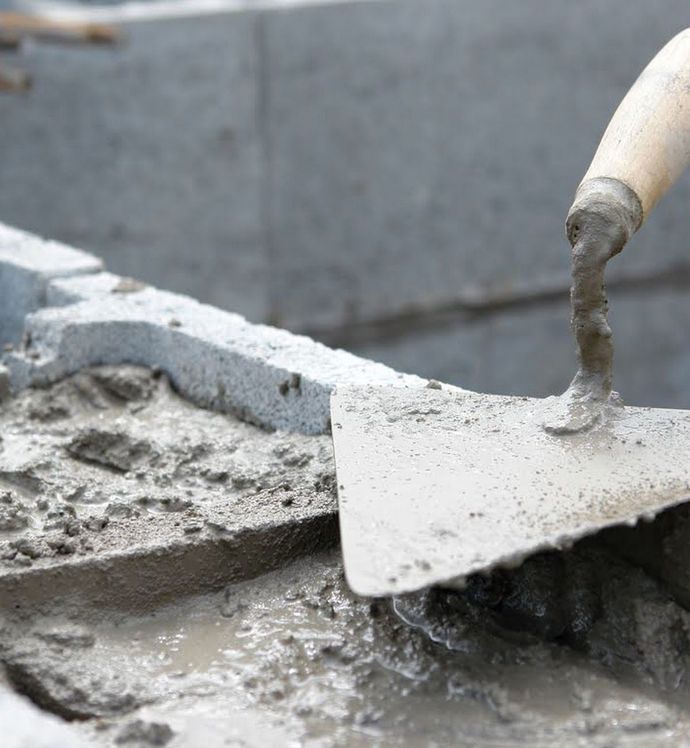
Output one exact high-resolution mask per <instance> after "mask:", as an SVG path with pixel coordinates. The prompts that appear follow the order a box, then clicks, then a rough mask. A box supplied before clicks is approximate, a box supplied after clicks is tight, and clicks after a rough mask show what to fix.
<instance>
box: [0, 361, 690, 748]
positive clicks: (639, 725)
mask: <svg viewBox="0 0 690 748" xmlns="http://www.w3.org/2000/svg"><path fill="white" fill-rule="evenodd" d="M435 386H438V385H435ZM428 392H430V393H431V394H432V395H433V394H435V395H437V396H442V395H446V394H447V393H444V392H443V391H439V390H438V389H436V390H429V391H428ZM456 394H458V393H456ZM408 415H410V414H404V413H399V412H396V413H394V416H395V417H401V418H406V417H408ZM427 415H433V414H427ZM410 417H413V416H410ZM419 417H422V414H420V413H418V414H415V415H414V418H419ZM0 424H1V426H2V436H3V442H2V450H0V470H1V471H2V472H1V473H0V477H1V479H2V481H3V492H4V493H3V496H4V498H3V501H2V513H1V516H2V522H3V529H2V531H1V532H2V534H3V540H2V543H3V545H2V548H3V555H4V556H5V558H4V559H3V563H2V566H0V583H3V584H4V583H5V581H6V580H7V579H15V580H18V583H19V588H18V589H19V591H20V592H23V593H25V594H24V596H23V597H22V596H21V595H20V594H18V593H17V594H16V595H14V593H13V595H14V596H12V597H10V596H8V595H6V594H4V591H3V594H2V595H0V661H1V662H2V664H3V665H4V671H5V679H6V682H7V683H8V684H9V685H10V686H11V687H13V688H15V689H16V690H17V691H19V692H21V693H22V694H24V695H25V696H28V697H29V698H30V699H31V700H32V701H33V702H34V703H35V704H37V705H39V706H40V707H41V708H42V709H43V710H45V711H47V712H49V713H52V714H53V715H57V716H58V717H61V718H62V719H64V720H69V721H70V722H71V724H70V725H69V727H70V728H71V730H72V731H75V730H76V731H77V732H78V734H79V735H80V736H81V737H82V738H83V739H84V740H86V741H87V742H88V743H90V744H92V745H96V746H123V745H124V746H130V745H131V746H136V747H138V748H141V747H142V746H143V747H145V746H155V745H165V746H170V748H198V746H199V745H204V746H207V748H216V747H218V748H220V746H228V745H230V746H251V747H253V746H256V747H257V748H258V747H261V748H263V747H264V746H281V748H282V746H290V745H294V746H298V745H299V746H310V747H311V748H317V747H318V748H322V747H323V748H327V747H330V746H333V747H338V746H382V747H383V746H412V748H416V746H420V748H421V746H428V745H434V744H435V745H439V746H443V745H453V746H478V745H479V746H481V745H487V746H499V745H500V746H518V745H520V746H522V745H530V746H535V747H538V746H585V745H586V746H601V747H602V748H603V746H611V745H623V746H677V745H682V740H683V739H684V738H683V736H684V735H686V734H688V731H689V730H690V721H689V719H688V714H690V711H689V710H690V700H689V699H688V696H689V694H688V690H687V689H688V686H687V672H688V667H690V618H689V616H688V613H687V612H686V610H685V608H684V607H683V605H687V604H689V603H690V559H689V558H688V552H687V548H688V547H690V543H689V542H688V538H690V513H689V512H688V511H687V506H682V507H678V508H676V509H673V510H670V511H668V512H666V513H664V514H663V515H662V516H661V517H659V518H658V519H657V520H655V521H654V522H652V523H650V524H649V525H645V526H644V527H640V528H628V529H625V530H616V531H611V532H609V533H604V534H600V535H599V536H597V538H596V539H593V540H588V541H583V542H581V543H578V544H577V545H576V546H575V547H574V548H573V549H572V550H571V551H568V552H564V553H559V552H553V553H546V554H539V555H536V556H533V557H531V558H530V559H528V560H527V561H526V562H525V563H524V564H523V565H522V566H520V567H519V568H518V569H516V570H514V571H507V570H498V571H495V572H494V573H493V574H491V575H490V576H476V575H474V576H470V577H469V578H468V580H467V584H466V589H465V590H464V591H458V590H443V589H432V590H424V591H422V592H417V593H412V594H407V595H404V596H398V597H396V598H394V599H392V600H381V599H376V600H371V599H362V598H358V597H357V596H355V595H354V594H353V593H352V592H351V591H350V590H349V587H348V585H347V584H346V582H345V578H344V575H343V570H342V565H341V562H340V553H339V551H338V550H337V549H333V550H332V551H329V552H325V553H324V552H319V553H316V554H311V555H308V556H306V557H305V558H303V559H302V560H298V561H295V562H292V563H291V564H286V561H285V560H283V561H282V562H281V564H279V565H282V568H280V569H279V570H276V571H272V572H269V573H268V574H265V575H263V576H259V577H257V578H254V579H252V578H245V580H244V581H237V582H234V583H230V584H226V585H223V584H218V580H219V579H222V576H216V577H214V585H213V586H215V587H216V588H217V589H216V591H204V590H206V589H208V585H207V580H206V579H205V576H204V573H205V570H204V567H198V568H197V560H196V557H197V555H198V554H199V553H204V552H205V551H204V548H205V547H206V546H205V545H204V542H203V538H214V537H216V535H217V534H218V533H219V532H220V530H219V529H218V527H217V526H216V524H217V523H218V521H219V516H220V514H219V513H222V512H225V513H224V514H223V515H222V516H224V517H225V522H226V523H227V522H229V521H230V520H231V519H232V518H233V517H234V519H235V521H236V522H240V521H242V522H254V523H255V524H256V517H255V515H258V516H259V518H260V517H262V516H264V517H265V516H266V515H265V513H266V512H268V516H273V515H274V514H275V512H279V513H280V516H281V517H282V519H280V522H278V523H277V524H276V525H272V526H271V527H272V528H273V529H272V530H271V532H277V533H278V534H277V537H278V538H279V544H281V545H285V544H287V543H288V542H289V540H290V538H291V537H293V536H295V535H296V536H297V538H298V540H299V542H300V543H301V544H302V546H303V552H304V553H307V552H308V550H309V535H305V534H301V535H300V533H299V527H300V526H301V525H300V521H299V515H298V517H297V518H296V519H295V518H294V517H293V521H292V523H291V521H290V519H289V517H290V515H289V512H290V511H293V510H294V511H297V509H298V508H299V505H300V502H304V503H305V505H306V504H307V502H309V501H311V502H312V504H311V506H312V508H313V511H314V514H313V515H310V516H312V517H316V518H320V519H319V521H320V522H321V521H323V518H324V517H329V516H332V512H333V509H334V496H333V462H332V454H331V445H330V440H329V439H328V438H327V437H305V436H298V437H295V436H294V435H287V434H281V433H269V432H266V431H262V430H260V429H257V428H256V427H253V426H249V425H247V424H242V423H241V422H239V421H237V419H234V418H232V417H230V416H225V415H220V414H213V413H209V412H207V411H203V410H200V409H198V408H195V407H194V406H192V405H190V404H189V403H187V402H185V401H184V400H182V399H181V398H179V397H178V396H177V395H175V393H174V392H172V391H171V390H170V388H169V386H168V384H167V382H166V380H165V378H164V377H162V376H160V375H158V374H156V373H155V372H151V371H148V370H144V369H138V368H133V367H121V368H112V367H105V368H101V369H94V370H91V371H86V372H83V373H82V374H79V375H77V376H75V377H72V378H70V379H68V380H65V381H63V382H61V383H59V384H57V385H54V386H52V387H51V388H50V389H46V390H27V391H26V392H24V393H22V394H21V395H20V396H18V397H16V398H14V399H11V400H9V401H7V402H5V403H3V404H2V405H1V406H0ZM381 438H382V439H385V436H384V435H382V436H381ZM199 445H205V446H204V448H201V447H200V446H199ZM226 472H227V476H225V473H226ZM288 482H289V485H290V488H289V490H288V489H287V488H286V485H287V484H288ZM188 490H189V491H191V494H189V493H187V491H188ZM146 497H148V499H147V498H146ZM142 499H143V500H142ZM180 499H182V501H183V502H187V501H190V502H191V505H187V504H184V505H181V504H179V503H178V502H179V500H180ZM276 500H277V501H276ZM284 500H287V501H286V503H287V506H283V503H284ZM291 502H292V503H291ZM319 502H321V503H319ZM242 506H244V507H245V509H244V510H242V509H241V507H242ZM109 507H110V509H109ZM249 507H253V509H251V510H250V509H249ZM314 507H316V508H314ZM296 508H297V509H296ZM302 510H303V511H305V512H306V511H307V507H306V506H305V507H302ZM302 510H300V511H302ZM190 512H191V513H190ZM213 518H215V520H214V519H213ZM106 519H107V522H106V523H105V525H103V521H104V520H106ZM161 519H162V520H172V522H171V523H167V522H165V523H164V524H162V525H159V524H157V523H158V522H159V520H161ZM125 520H126V522H127V523H125V524H120V523H124V522H125ZM176 522H177V523H179V524H177V525H176V524H175V523H176ZM213 522H216V524H214V525H211V523H213ZM281 523H285V525H284V526H285V528H286V529H285V530H281V529H280V528H281V527H283V525H282V524H281ZM199 525H200V526H201V529H197V526H199ZM318 526H319V525H318V524H317V525H311V527H312V528H313V527H318ZM147 527H151V528H155V527H157V528H158V529H157V530H155V531H153V530H144V529H139V530H137V528H147ZM276 528H277V529H276ZM111 532H112V533H113V535H112V537H111V539H110V540H107V538H108V537H109V536H108V533H111ZM199 535H201V536H202V537H201V538H200V540H198V541H197V540H196V538H197V536H199ZM152 536H153V538H155V543H154V545H152V546H151V547H154V546H155V548H156V549H157V550H156V551H155V554H154V556H155V557H156V558H159V561H158V562H157V565H156V566H155V567H154V568H155V574H150V573H149V572H150V568H152V567H149V566H147V565H146V564H147V559H148V558H149V556H148V555H147V553H148V551H145V549H146V548H148V547H149V545H147V544H149V543H153V542H154V541H153V540H152ZM178 542H180V543H182V546H183V547H186V545H189V548H190V549H191V550H190V553H189V555H186V556H183V558H182V560H181V561H179V560H178V561H176V560H175V558H176V556H175V554H176V551H174V548H175V547H176V544H177V543H178ZM65 543H70V544H71V545H70V546H69V548H68V549H64V544H65ZM128 544H129V546H134V545H136V544H141V545H142V547H144V551H145V552H143V553H142V555H138V556H136V557H135V559H134V561H132V562H131V563H130V561H129V560H128V559H129V556H128V554H127V552H126V551H127V550H128V548H127V547H126V546H127V545H128ZM233 548H235V546H232V545H231V546H230V551H229V552H228V553H226V555H225V556H224V557H214V558H213V563H214V566H209V567H208V569H209V570H211V571H213V573H214V574H216V575H218V574H219V573H222V572H225V573H226V574H228V569H230V572H231V573H229V574H228V576H229V577H230V578H237V579H240V578H241V576H238V574H240V572H243V573H245V577H246V576H249V577H252V576H255V575H256V574H258V573H260V571H261V568H262V567H261V566H260V565H254V566H250V567H248V568H245V567H242V566H240V567H237V569H235V570H233V569H232V568H231V567H233V564H235V563H236V558H235V556H234V555H233V551H232V549H233ZM243 548H244V551H245V552H248V551H249V548H250V544H249V543H248V544H246V545H245V546H243ZM646 550H649V551H650V553H646V552H644V551H646ZM268 555H269V558H268V568H270V566H271V565H276V562H275V559H272V558H270V554H268ZM287 559H289V556H287ZM75 560H78V561H79V568H78V571H79V573H75V574H74V575H73V578H72V581H71V582H70V583H69V584H64V583H62V582H61V581H60V580H61V579H62V577H64V576H67V577H69V576H70V574H69V573H68V572H69V569H70V568H71V567H72V566H74V563H75ZM123 564H124V566H123ZM98 566H101V567H102V568H103V569H104V574H103V576H101V577H98V580H99V581H100V586H101V587H102V588H103V589H102V590H101V589H98V585H96V584H94V583H93V582H89V581H88V578H89V576H88V575H89V573H90V569H92V568H95V567H98ZM166 566H167V573H166V571H165V567H166ZM190 567H191V570H192V571H191V572H190V571H189V569H190ZM264 568H266V567H264ZM192 572H193V573H192ZM209 573H210V571H209ZM26 574H29V575H32V576H31V577H27V576H22V575H26ZM184 574H186V575H187V576H186V577H185V583H184V584H182V585H180V586H178V587H171V588H170V589H169V593H168V595H167V597H161V596H160V595H159V594H158V589H159V588H160V587H161V586H165V584H166V583H167V582H166V580H167V579H168V578H169V577H170V576H178V575H184ZM37 579H44V580H46V581H45V587H46V589H45V590H43V594H41V595H36V594H35V587H36V585H37V582H36V580H37ZM84 580H87V581H84ZM127 587H129V588H130V589H131V590H133V592H132V594H131V595H127V594H123V593H122V589H125V588H127ZM113 590H116V592H113ZM15 592H16V590H15ZM135 603H136V604H135ZM1 707H2V702H0V708H1ZM2 719H4V715H3V717H2ZM67 744H69V743H67ZM10 748H15V746H14V745H11V746H10Z"/></svg>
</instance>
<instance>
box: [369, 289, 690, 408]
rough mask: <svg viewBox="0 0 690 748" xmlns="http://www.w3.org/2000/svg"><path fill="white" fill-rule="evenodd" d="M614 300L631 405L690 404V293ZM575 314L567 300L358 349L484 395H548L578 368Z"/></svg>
mask: <svg viewBox="0 0 690 748" xmlns="http://www.w3.org/2000/svg"><path fill="white" fill-rule="evenodd" d="M610 301H611V308H610V313H609V320H610V322H611V326H612V329H613V333H614V342H615V364H614V376H615V380H614V387H615V389H616V390H618V391H619V392H620V393H621V395H622V396H623V399H624V400H625V402H627V403H629V404H631V405H649V406H655V407H668V408H690V293H689V292H688V291H687V290H685V291H684V290H678V289H675V290H674V289H668V290H662V289H659V290H656V291H654V292H622V291H617V292H612V293H610ZM569 312H570V310H569V305H568V302H567V299H564V300H563V302H556V303H550V304H545V305H542V306H536V307H533V308H528V309H523V310H517V309H516V310H512V311H508V312H503V313H500V314H498V313H497V314H491V315H485V316H480V317H477V318H476V319H475V320H474V321H469V320H465V321H459V322H457V323H455V324H453V325H448V326H446V327H444V328H442V329H438V330H429V331H426V332H424V331H419V332H417V333H415V334H409V335H404V336H401V337H398V338H396V339H395V340H388V341H385V340H384V341H377V342H369V343H366V344H361V345H359V346H355V347H354V350H355V352H356V353H358V354H359V355H362V356H367V357H372V358H374V359H376V360H378V361H382V362H384V363H386V364H388V365H389V366H392V367H394V368H400V369H402V370H404V371H411V372H414V373H416V374H419V375H420V376H422V377H429V378H434V379H439V380H442V381H445V382H450V383H457V384H461V385H462V386H463V387H465V388H467V389H470V390H474V391H477V392H492V393H498V394H506V395H519V394H523V395H531V396H535V397H542V396H547V395H553V394H558V393H560V392H562V391H564V390H565V388H566V387H567V386H568V384H569V382H570V380H571V379H572V376H573V374H574V373H575V368H576V360H575V344H574V340H573V339H572V336H571V335H570V331H569Z"/></svg>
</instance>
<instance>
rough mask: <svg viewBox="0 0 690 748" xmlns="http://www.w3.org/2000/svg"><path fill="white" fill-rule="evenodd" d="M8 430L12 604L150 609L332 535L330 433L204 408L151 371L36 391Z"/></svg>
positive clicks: (10, 413)
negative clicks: (73, 598)
mask: <svg viewBox="0 0 690 748" xmlns="http://www.w3.org/2000/svg"><path fill="white" fill-rule="evenodd" d="M0 432H1V433H2V439H1V441H0V536H2V537H1V539H0V589H1V590H2V597H3V600H4V604H5V605H10V604H11V602H10V601H16V602H17V603H18V604H21V605H26V604H27V603H28V602H29V601H30V600H31V599H33V600H34V603H36V604H38V603H40V602H41V601H45V600H46V599H50V598H51V597H52V596H54V595H55V594H57V592H58V590H59V591H61V592H62V593H63V594H67V593H68V592H72V593H73V594H76V592H77V591H79V593H80V594H82V595H84V596H87V597H90V598H91V599H94V598H98V599H99V600H100V602H101V604H103V605H105V606H115V605H117V606H119V607H120V608H121V609H122V608H126V607H139V608H140V607H142V606H144V607H145V606H146V605H151V604H154V602H155V601H157V600H158V601H159V600H161V599H165V598H166V597H169V596H170V595H172V594H179V592H180V590H183V589H185V588H186V587H187V585H194V586H196V587H199V586H200V585H201V586H210V587H213V586H214V585H216V586H217V585H218V584H219V583H220V584H222V583H223V581H224V578H227V579H231V578H233V576H238V575H239V576H241V577H242V576H245V575H247V574H249V573H251V570H257V569H258V570H263V569H265V568H271V567H272V566H275V565H277V564H279V563H282V562H284V560H285V558H289V557H290V556H291V555H293V554H295V553H297V554H299V553H303V552H307V551H308V549H309V548H318V547H319V546H322V545H324V544H328V543H329V542H333V538H334V534H335V525H334V512H335V504H334V502H335V499H334V496H333V465H332V451H331V443H330V439H329V438H328V437H326V436H312V437H309V436H302V435H297V434H286V433H281V432H274V433H267V432H265V431H262V430H261V429H259V428H257V427H255V426H251V425H248V424H245V423H242V422H240V421H238V420H237V419H236V418H234V417H232V416H228V415H223V414H219V413H210V412H208V411H203V410H200V409H198V408H196V407H194V406H192V405H190V404H188V403H187V402H185V401H184V400H182V399H181V398H179V397H178V396H177V395H175V394H174V393H173V392H172V391H171V389H170V386H169V384H168V381H167V379H166V378H165V376H164V375H162V374H160V373H156V372H152V371H150V370H148V369H140V368H134V367H129V368H127V367H125V368H108V367H101V368H97V369H93V370H85V371H83V372H81V373H79V374H77V375H75V376H73V377H71V378H68V379H66V380H64V381H62V382H60V383H59V384H56V385H53V386H52V387H51V388H49V389H48V390H37V391H34V390H26V391H25V392H24V393H22V394H21V395H19V396H18V397H17V398H15V399H13V400H11V401H9V402H7V403H6V404H5V405H4V406H3V407H2V411H0ZM133 569H136V570H137V574H139V575H140V577H141V578H142V579H145V580H146V583H145V585H144V586H143V587H139V586H134V587H133V588H132V587H131V583H130V581H129V577H128V575H129V574H130V573H131V571H132V570H133ZM173 569H174V570H175V573H174V574H172V570H173ZM105 580H107V584H106V585H105V586H102V585H103V582H104V581H105Z"/></svg>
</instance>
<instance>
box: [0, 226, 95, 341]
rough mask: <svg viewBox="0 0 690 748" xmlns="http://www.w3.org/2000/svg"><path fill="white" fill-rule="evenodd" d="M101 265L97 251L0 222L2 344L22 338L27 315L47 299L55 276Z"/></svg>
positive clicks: (81, 273) (87, 270) (0, 316)
mask: <svg viewBox="0 0 690 748" xmlns="http://www.w3.org/2000/svg"><path fill="white" fill-rule="evenodd" d="M101 268H102V263H101V261H100V260H99V259H98V258H96V257H94V256H93V255H90V254H87V253H86V252H81V251H80V250H77V249H72V247H68V246H66V245H64V244H60V243H58V242H53V241H44V240H42V239H40V238H39V237H37V236H33V235H32V234H27V233H25V232H24V231H19V230H18V229H14V228H11V227H10V226H6V225H4V224H0V345H3V344H7V343H14V342H17V341H18V340H19V338H20V337H21V334H22V331H23V329H24V318H25V317H26V315H27V314H28V313H29V312H33V311H35V310H36V309H39V308H40V307H41V306H43V305H44V304H45V303H46V300H47V297H46V294H47V290H46V288H47V285H48V281H49V280H50V279H51V278H60V277H70V276H75V275H83V274H88V273H96V272H98V271H99V270H101Z"/></svg>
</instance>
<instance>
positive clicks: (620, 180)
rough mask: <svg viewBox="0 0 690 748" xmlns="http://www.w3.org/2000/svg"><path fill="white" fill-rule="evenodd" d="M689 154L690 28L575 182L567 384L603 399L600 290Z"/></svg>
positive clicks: (607, 353) (636, 91)
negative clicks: (572, 347) (574, 359)
mask: <svg viewBox="0 0 690 748" xmlns="http://www.w3.org/2000/svg"><path fill="white" fill-rule="evenodd" d="M688 161H690V29H686V30H684V31H682V32H681V33H679V34H677V35H676V36H675V37H673V39H671V41H669V42H668V44H666V46H665V47H663V48H662V49H661V50H660V51H659V52H658V53H657V55H656V56H655V57H654V58H653V59H652V61H651V62H650V63H649V65H648V66H647V67H646V68H645V69H644V70H643V72H642V73H641V75H640V77H639V78H638V79H637V80H636V81H635V83H634V84H633V86H632V88H631V89H630V90H629V91H628V93H627V94H626V96H625V98H624V99H623V101H622V102H621V103H620V106H619V107H618V109H617V110H616V112H615V113H614V115H613V117H612V119H611V122H610V123H609V125H608V127H607V128H606V132H605V133H604V136H603V138H602V140H601V143H600V144H599V148H598V149H597V152H596V154H595V155H594V159H593V160H592V163H591V165H590V167H589V169H588V170H587V173H586V174H585V176H584V179H583V180H582V182H581V183H580V186H579V187H578V189H577V192H576V195H575V201H574V203H573V205H572V207H571V208H570V211H569V213H568V218H567V221H566V233H567V236H568V239H569V241H570V244H571V246H572V248H573V256H572V275H573V286H572V292H571V297H572V329H573V333H574V335H575V338H576V340H577V344H578V361H579V371H578V373H577V375H576V376H575V379H574V380H573V383H572V384H571V390H573V391H574V394H575V395H577V396H580V397H587V398H590V399H594V400H606V399H608V397H609V395H610V393H611V386H612V360H613V342H612V335H611V329H610V328H609V326H608V322H607V299H606V293H605V290H604V269H605V267H606V263H607V262H608V261H609V260H610V259H611V257H613V256H614V255H616V254H618V253H619V252H620V251H621V250H622V249H623V247H624V246H625V244H626V243H627V241H628V240H629V239H630V237H631V236H632V235H633V234H634V233H635V232H636V231H637V229H639V227H640V226H641V225H642V223H643V222H644V221H645V220H646V219H647V217H648V216H649V214H650V212H651V211H652V209H653V208H654V206H655V205H656V203H657V202H658V201H659V199H660V198H661V197H662V196H663V195H664V193H665V192H666V191H667V190H668V189H669V188H670V187H671V186H672V185H673V184H674V182H675V181H676V180H677V179H678V177H679V176H680V175H681V174H682V172H683V171H684V169H685V167H686V166H687V164H688Z"/></svg>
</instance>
